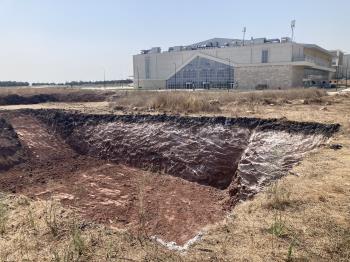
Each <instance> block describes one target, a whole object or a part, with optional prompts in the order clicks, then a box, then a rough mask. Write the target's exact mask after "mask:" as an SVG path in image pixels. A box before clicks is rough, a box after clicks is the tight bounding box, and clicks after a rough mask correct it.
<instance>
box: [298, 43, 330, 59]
mask: <svg viewBox="0 0 350 262" xmlns="http://www.w3.org/2000/svg"><path fill="white" fill-rule="evenodd" d="M301 45H303V46H304V47H306V48H311V49H316V50H318V51H321V52H324V53H327V54H329V55H330V56H333V54H332V53H331V51H328V50H326V49H324V48H322V47H320V46H318V45H315V44H301Z"/></svg>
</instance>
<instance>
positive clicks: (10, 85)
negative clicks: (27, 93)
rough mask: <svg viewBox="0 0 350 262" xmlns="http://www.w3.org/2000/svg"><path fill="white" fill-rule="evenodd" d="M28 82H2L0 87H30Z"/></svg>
mask: <svg viewBox="0 0 350 262" xmlns="http://www.w3.org/2000/svg"><path fill="white" fill-rule="evenodd" d="M29 85H30V84H29V83H28V82H17V81H0V87H14V86H29Z"/></svg>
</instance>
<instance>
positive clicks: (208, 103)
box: [109, 89, 327, 113]
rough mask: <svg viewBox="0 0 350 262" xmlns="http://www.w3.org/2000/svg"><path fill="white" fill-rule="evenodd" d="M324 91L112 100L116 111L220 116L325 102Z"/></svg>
mask: <svg viewBox="0 0 350 262" xmlns="http://www.w3.org/2000/svg"><path fill="white" fill-rule="evenodd" d="M325 96H327V93H326V92H325V91H324V90H318V89H290V90H273V91H271V90H269V91H254V92H223V91H221V92H217V91H216V92H208V91H200V92H190V91H164V92H155V91H124V92H117V94H116V95H114V96H112V97H111V98H110V99H109V103H110V107H111V108H114V109H115V110H124V109H126V110H132V109H134V110H135V109H137V110H140V111H144V110H150V111H160V112H162V111H168V112H175V113H218V112H220V111H221V108H222V107H233V106H241V105H245V106H248V109H250V110H251V111H256V107H257V106H258V105H281V104H286V103H291V102H292V101H295V100H302V101H301V103H304V102H305V101H307V102H305V103H308V104H312V103H314V102H315V101H316V102H317V103H320V101H321V102H322V101H323V100H322V99H323V97H325Z"/></svg>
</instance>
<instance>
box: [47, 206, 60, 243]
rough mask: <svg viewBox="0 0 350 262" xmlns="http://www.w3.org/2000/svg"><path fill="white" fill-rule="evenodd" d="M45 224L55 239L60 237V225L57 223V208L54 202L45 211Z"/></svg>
mask: <svg viewBox="0 0 350 262" xmlns="http://www.w3.org/2000/svg"><path fill="white" fill-rule="evenodd" d="M45 223H46V226H47V227H48V228H49V230H50V232H51V234H52V235H53V236H54V237H57V236H58V232H59V225H58V223H57V208H56V205H55V203H54V202H53V201H50V202H49V203H48V205H47V206H46V209H45Z"/></svg>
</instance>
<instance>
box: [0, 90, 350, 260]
mask: <svg viewBox="0 0 350 262" xmlns="http://www.w3.org/2000/svg"><path fill="white" fill-rule="evenodd" d="M36 107H37V108H42V107H43V108H47V107H50V108H65V109H76V110H81V111H84V112H87V113H92V112H94V113H96V112H97V113H98V112H100V113H106V112H114V113H122V112H118V110H117V111H116V110H115V109H111V108H110V105H109V104H108V103H106V102H102V103H97V104H94V103H88V104H82V103H78V104H43V105H36ZM2 108H3V109H4V107H2ZM7 109H10V108H7ZM129 110H130V109H129ZM137 110H138V112H140V111H141V112H142V110H143V109H139V108H138V109H137ZM220 110H221V111H220V113H215V114H219V115H226V116H250V117H251V116H255V117H261V118H282V117H286V118H287V119H288V120H296V121H317V122H322V123H340V124H341V125H342V129H341V132H340V133H339V134H337V135H336V136H335V137H334V138H332V139H331V143H337V144H341V145H342V146H343V148H342V149H341V150H338V151H335V150H333V149H330V148H328V147H323V148H320V149H319V150H317V151H315V152H312V153H311V154H309V155H308V156H307V157H306V158H305V159H304V161H303V162H302V163H301V164H300V165H298V166H297V167H295V168H294V170H293V173H294V174H295V175H296V176H288V177H286V178H284V179H282V180H281V181H280V182H278V183H277V184H276V185H272V186H271V187H270V188H268V189H267V190H266V192H262V193H260V194H258V195H257V196H256V197H255V198H254V199H253V200H251V201H247V202H245V203H242V204H240V205H238V206H237V207H236V208H235V209H234V210H233V212H232V214H231V215H230V216H229V217H228V218H227V219H226V220H225V221H224V222H220V223H218V224H217V225H216V226H212V227H211V228H210V229H208V232H207V234H205V236H204V238H203V240H202V241H200V242H198V243H196V244H195V245H194V246H192V247H191V248H190V249H189V251H188V252H187V253H185V254H180V253H176V252H172V251H167V250H165V249H163V248H161V247H160V246H159V245H156V244H154V243H152V242H150V241H149V240H147V239H144V238H143V237H141V235H138V234H136V238H135V237H133V236H130V235H129V234H128V233H126V232H121V231H120V230H115V229H108V228H104V227H101V226H98V225H94V224H89V223H87V224H84V223H83V222H82V221H83V220H81V217H80V216H79V215H77V213H76V212H75V211H74V209H72V210H71V209H66V208H64V207H62V206H60V205H59V204H57V203H56V202H52V201H41V200H26V198H23V197H18V196H17V197H14V196H12V195H8V194H7V195H4V196H3V197H2V201H0V203H1V202H2V203H3V204H2V205H3V206H6V207H7V209H8V210H9V211H8V213H6V216H5V215H1V214H2V213H5V212H1V210H2V208H1V205H0V232H1V221H5V220H4V219H2V217H7V219H6V224H5V227H4V228H5V230H3V231H4V232H3V233H0V261H1V260H3V261H20V260H25V259H27V260H29V261H50V260H53V261H73V260H75V261H86V260H89V261H349V260H350V201H349V199H350V172H349V171H350V137H349V132H350V97H349V96H348V95H346V94H344V95H335V96H332V97H326V98H324V100H323V101H322V102H321V103H311V104H305V103H304V101H301V100H294V101H292V103H288V104H281V105H278V104H274V105H273V104H268V105H261V104H254V103H249V104H245V105H236V104H223V105H221V106H220ZM145 111H146V112H149V110H148V109H147V110H145ZM154 113H156V112H154ZM199 114H206V115H211V114H212V113H210V112H200V113H199ZM16 121H18V128H19V129H21V128H22V136H21V139H25V140H26V141H28V147H30V145H31V146H32V152H33V154H34V156H35V155H38V154H39V157H37V158H38V159H39V160H37V162H38V169H37V170H36V171H35V170H34V171H33V170H28V171H26V174H28V172H29V173H30V172H32V174H33V175H32V177H31V178H29V180H26V179H28V178H27V176H24V174H23V176H22V179H23V180H20V181H15V182H16V187H14V183H12V182H11V183H9V184H8V185H5V189H11V190H12V191H16V192H20V193H23V194H27V195H29V196H31V197H32V196H35V195H36V196H40V195H41V196H43V199H48V198H50V197H51V196H52V194H49V195H46V194H45V192H44V191H45V190H44V188H49V189H50V190H51V191H52V192H53V193H54V194H53V196H55V197H56V199H57V198H59V199H60V200H62V199H64V201H63V204H64V203H65V202H66V203H70V204H71V205H73V206H75V208H80V209H82V210H95V209H94V208H97V210H98V211H100V210H99V208H100V205H101V204H106V208H105V209H104V210H106V212H113V211H110V210H108V202H107V203H104V201H105V197H106V196H108V199H113V200H115V201H128V200H130V199H132V197H133V196H132V195H130V192H129V191H128V190H126V189H125V188H127V186H125V185H129V186H132V187H134V188H133V190H132V191H133V192H135V191H136V192H139V193H138V194H137V195H138V196H144V195H145V196H146V197H140V198H141V199H147V197H150V201H151V203H149V204H151V205H152V206H153V207H147V208H146V209H143V208H140V205H141V206H143V204H144V203H147V204H148V202H147V200H146V201H144V200H141V201H140V199H137V200H134V201H131V204H130V206H129V207H130V214H131V215H130V217H133V216H134V217H135V220H137V219H140V218H141V220H142V219H144V210H147V209H148V208H150V210H151V211H152V210H153V211H155V210H158V208H159V209H160V210H162V209H164V212H161V214H164V215H162V216H160V223H162V221H169V220H171V217H172V215H171V214H167V213H166V210H167V208H166V207H167V206H168V203H167V201H174V203H171V204H173V205H175V206H177V205H178V206H179V209H176V210H177V211H176V212H177V215H178V214H184V217H183V219H182V220H181V222H180V221H177V222H174V223H173V224H172V225H173V228H172V230H175V231H176V223H182V224H183V223H185V224H186V225H188V227H187V228H188V229H189V230H190V229H191V221H189V222H187V219H202V218H203V216H208V217H207V218H203V219H205V222H208V221H217V220H216V219H217V218H218V217H217V216H218V215H219V216H220V211H218V209H216V207H217V206H216V203H218V202H220V199H221V196H220V193H218V192H211V193H210V194H209V195H210V196H211V197H210V198H206V199H201V196H200V195H199V197H198V198H196V197H195V195H196V192H197V191H194V192H195V193H193V194H190V195H186V192H183V191H181V189H182V188H186V187H187V188H188V189H186V190H185V191H188V190H194V189H193V188H191V184H187V183H186V182H184V181H175V180H176V179H175V180H174V179H173V178H172V179H170V180H169V181H168V180H167V179H168V178H163V177H161V179H160V181H159V180H153V177H152V176H146V177H148V179H149V177H151V178H152V179H151V181H142V182H141V183H140V181H139V180H140V179H142V178H143V177H145V176H141V177H138V178H137V179H136V178H135V174H136V173H137V174H140V171H139V170H135V169H130V168H128V167H125V166H115V165H111V164H108V163H102V162H101V161H100V162H99V163H95V162H94V161H92V160H90V159H87V158H86V159H77V160H76V159H75V160H74V162H75V163H76V165H77V170H78V169H79V172H75V171H74V168H73V170H69V169H68V167H67V165H65V163H60V161H59V160H60V159H59V155H60V154H58V161H57V162H55V164H52V168H53V170H54V172H47V171H46V175H47V176H46V175H45V173H44V175H43V176H41V175H40V174H41V171H40V168H44V166H47V163H43V162H41V160H40V157H42V158H43V159H45V157H46V155H45V154H43V155H42V156H40V153H38V151H41V150H36V149H35V146H37V147H39V148H40V147H41V148H45V147H47V148H51V149H52V148H56V145H57V144H56V143H61V142H62V141H55V140H52V139H51V142H50V143H52V144H48V145H46V144H40V143H39V142H38V141H41V139H39V137H38V138H33V137H26V129H27V128H28V126H31V125H32V126H33V127H34V128H40V127H38V126H35V125H34V124H33V123H31V124H30V125H25V126H22V127H21V123H22V122H21V121H19V120H17V119H15V120H14V122H16ZM22 121H23V119H22ZM27 121H32V120H31V119H27ZM41 131H42V132H38V133H40V134H38V136H50V132H48V131H46V132H45V130H41ZM30 141H31V142H30ZM35 141H37V142H35ZM46 141H47V140H46ZM36 143H37V145H36ZM33 144H34V146H33ZM66 150H68V151H69V149H68V148H64V146H63V150H60V152H62V151H63V152H64V151H66ZM67 154H71V152H67ZM72 154H73V153H72ZM34 159H35V158H34ZM72 159H74V156H72ZM33 161H34V160H33ZM65 161H68V160H67V159H65ZM80 161H81V162H80ZM95 161H96V160H95ZM61 162H62V161H61ZM67 163H68V164H69V162H67ZM40 165H41V167H40ZM78 165H80V166H79V167H78ZM69 166H73V167H74V165H70V164H69ZM57 167H58V168H57ZM81 167H85V169H84V168H82V169H81ZM45 168H46V167H45ZM56 170H58V171H57V172H56ZM59 170H61V171H59ZM94 170H98V172H101V174H102V177H101V180H99V181H98V183H97V184H96V185H95V184H94V183H96V180H94V179H92V178H91V172H94ZM9 172H14V171H9ZM141 173H142V172H141ZM9 174H10V173H8V174H7V175H6V176H8V178H9V179H11V175H9ZM69 174H70V175H69ZM72 174H73V175H72ZM120 174H123V175H125V174H126V176H127V178H126V177H124V176H121V175H120ZM50 176H51V177H50ZM49 178H50V179H49ZM62 178H65V179H62ZM31 179H39V180H41V179H42V180H43V184H44V186H43V187H37V186H34V185H32V184H31V183H30V180H31ZM111 179H112V180H113V179H115V180H114V181H115V182H116V183H115V184H114V183H113V186H112V187H111V184H112V183H110V182H109V181H111ZM120 179H125V180H122V181H125V182H123V183H124V184H125V185H124V184H123V185H120V184H119V183H120V181H121V180H120ZM154 179H155V178H154ZM157 179H158V177H157ZM162 179H164V180H162ZM49 180H50V182H49ZM172 180H174V181H172ZM9 181H11V180H9ZM21 181H22V182H21ZM107 182H108V183H107ZM76 183H77V184H76ZM135 183H136V185H135ZM157 183H158V184H162V183H163V184H162V185H164V189H161V188H155V187H154V186H153V185H155V184H157ZM171 183H174V184H177V185H179V187H178V188H176V187H175V188H174V187H173V186H172V184H171ZM34 184H37V183H34ZM82 184H83V185H84V187H83V186H82ZM140 184H141V185H142V186H140ZM180 185H181V187H180ZM1 187H2V189H4V184H3V183H2V184H1ZM115 189H117V190H119V191H120V193H119V191H116V190H115ZM109 190H113V194H119V195H118V196H117V195H115V196H110V195H109V194H111V191H109ZM148 190H150V191H154V190H155V192H157V194H159V196H158V197H157V198H153V197H154V195H155V194H154V192H153V193H152V194H149V195H148V196H147V192H148ZM171 190H172V191H171ZM195 190H198V193H199V194H200V193H201V192H205V194H203V195H207V196H208V190H209V189H207V188H200V187H199V188H197V187H196V189H195ZM210 190H213V189H210ZM116 192H117V193H116ZM140 192H141V193H140ZM169 192H173V193H172V194H175V196H181V199H179V200H177V199H174V198H172V197H169V198H168V199H167V198H166V197H167V196H170V195H171V194H170V193H169ZM87 193H89V194H91V193H92V195H93V196H89V200H86V199H80V198H81V196H82V195H83V196H86V195H87ZM120 196H126V197H125V198H122V197H120ZM73 197H74V198H73ZM114 197H115V198H114ZM189 200H190V201H193V202H192V203H193V206H192V204H191V203H189V209H192V208H191V207H193V208H194V207H198V206H201V207H202V209H206V208H207V206H211V207H212V208H213V209H212V210H211V211H208V210H205V212H204V211H203V213H201V211H200V210H197V211H196V212H197V213H191V212H193V210H191V212H189V213H188V214H190V215H186V209H185V210H183V209H181V208H180V207H183V206H184V205H183V203H184V202H186V201H189ZM152 201H153V202H156V203H152ZM124 203H126V202H124ZM140 203H141V204H140ZM162 203H164V204H162ZM210 203H211V204H210ZM84 205H85V206H84ZM93 205H98V206H96V207H95V206H93ZM52 206H54V207H55V208H54V209H53V208H52ZM87 206H88V208H87ZM133 208H134V209H135V210H133ZM3 209H4V208H3ZM52 210H54V211H52ZM123 212H125V209H123V208H122V207H121V212H120V213H123ZM93 213H94V211H92V213H91V214H90V215H92V214H93ZM150 213H151V214H152V212H150ZM208 214H209V215H208ZM163 216H164V217H165V218H163ZM53 218H55V219H53ZM83 218H86V217H84V216H83ZM99 219H101V220H102V222H105V221H103V217H102V218H101V217H98V216H97V217H96V221H99ZM77 221H79V222H77ZM146 222H147V219H146ZM119 223H122V224H125V221H123V218H122V217H121V218H120V221H117V222H115V221H112V223H111V224H112V225H113V226H116V227H118V225H120V224H119ZM149 227H150V228H152V227H154V224H149ZM55 228H56V230H57V231H58V233H54V232H55V231H56V230H53V229H55ZM146 228H147V227H146ZM157 228H158V227H157ZM159 228H161V227H159ZM180 233H181V234H182V233H184V232H180ZM164 237H166V235H164ZM180 241H181V240H180Z"/></svg>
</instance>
